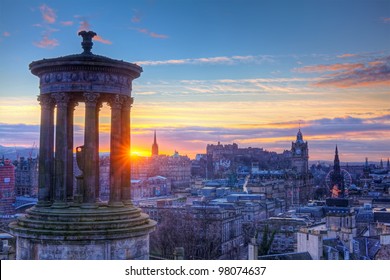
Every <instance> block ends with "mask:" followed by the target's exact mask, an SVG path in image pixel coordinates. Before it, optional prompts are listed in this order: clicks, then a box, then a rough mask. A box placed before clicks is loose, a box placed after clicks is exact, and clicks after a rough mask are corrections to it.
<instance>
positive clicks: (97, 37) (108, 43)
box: [93, 35, 112, 45]
mask: <svg viewBox="0 0 390 280" xmlns="http://www.w3.org/2000/svg"><path fill="white" fill-rule="evenodd" d="M93 39H94V40H95V41H98V42H100V43H103V44H107V45H111V44H112V42H111V41H109V40H106V39H103V38H102V37H101V36H99V35H96V36H95V37H93Z"/></svg>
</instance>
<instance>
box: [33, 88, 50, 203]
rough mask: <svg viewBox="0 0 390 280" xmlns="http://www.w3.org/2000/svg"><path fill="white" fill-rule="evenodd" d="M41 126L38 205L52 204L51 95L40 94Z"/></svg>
mask: <svg viewBox="0 0 390 280" xmlns="http://www.w3.org/2000/svg"><path fill="white" fill-rule="evenodd" d="M38 101H39V104H40V105H41V127H40V140H39V170H38V203H37V206H38V207H44V206H50V205H51V196H52V190H53V170H54V168H53V164H54V158H53V152H54V147H53V146H54V101H53V99H52V98H51V96H50V95H43V94H41V95H39V96H38Z"/></svg>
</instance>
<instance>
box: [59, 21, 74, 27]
mask: <svg viewBox="0 0 390 280" xmlns="http://www.w3.org/2000/svg"><path fill="white" fill-rule="evenodd" d="M61 25H62V26H72V25H73V21H71V20H68V21H61Z"/></svg>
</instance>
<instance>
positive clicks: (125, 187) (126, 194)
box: [121, 97, 133, 205]
mask: <svg viewBox="0 0 390 280" xmlns="http://www.w3.org/2000/svg"><path fill="white" fill-rule="evenodd" d="M131 104H133V98H132V97H126V98H125V99H124V102H123V105H122V155H121V158H122V159H123V170H122V182H121V185H122V187H121V189H122V192H121V196H122V202H123V203H124V204H125V205H132V203H131V175H130V172H131V160H130V149H131V142H130V141H131V140H130V110H131Z"/></svg>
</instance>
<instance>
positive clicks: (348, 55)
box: [337, 53, 357, 58]
mask: <svg viewBox="0 0 390 280" xmlns="http://www.w3.org/2000/svg"><path fill="white" fill-rule="evenodd" d="M355 56H357V54H353V53H344V54H341V55H338V56H337V57H338V58H348V57H355Z"/></svg>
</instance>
